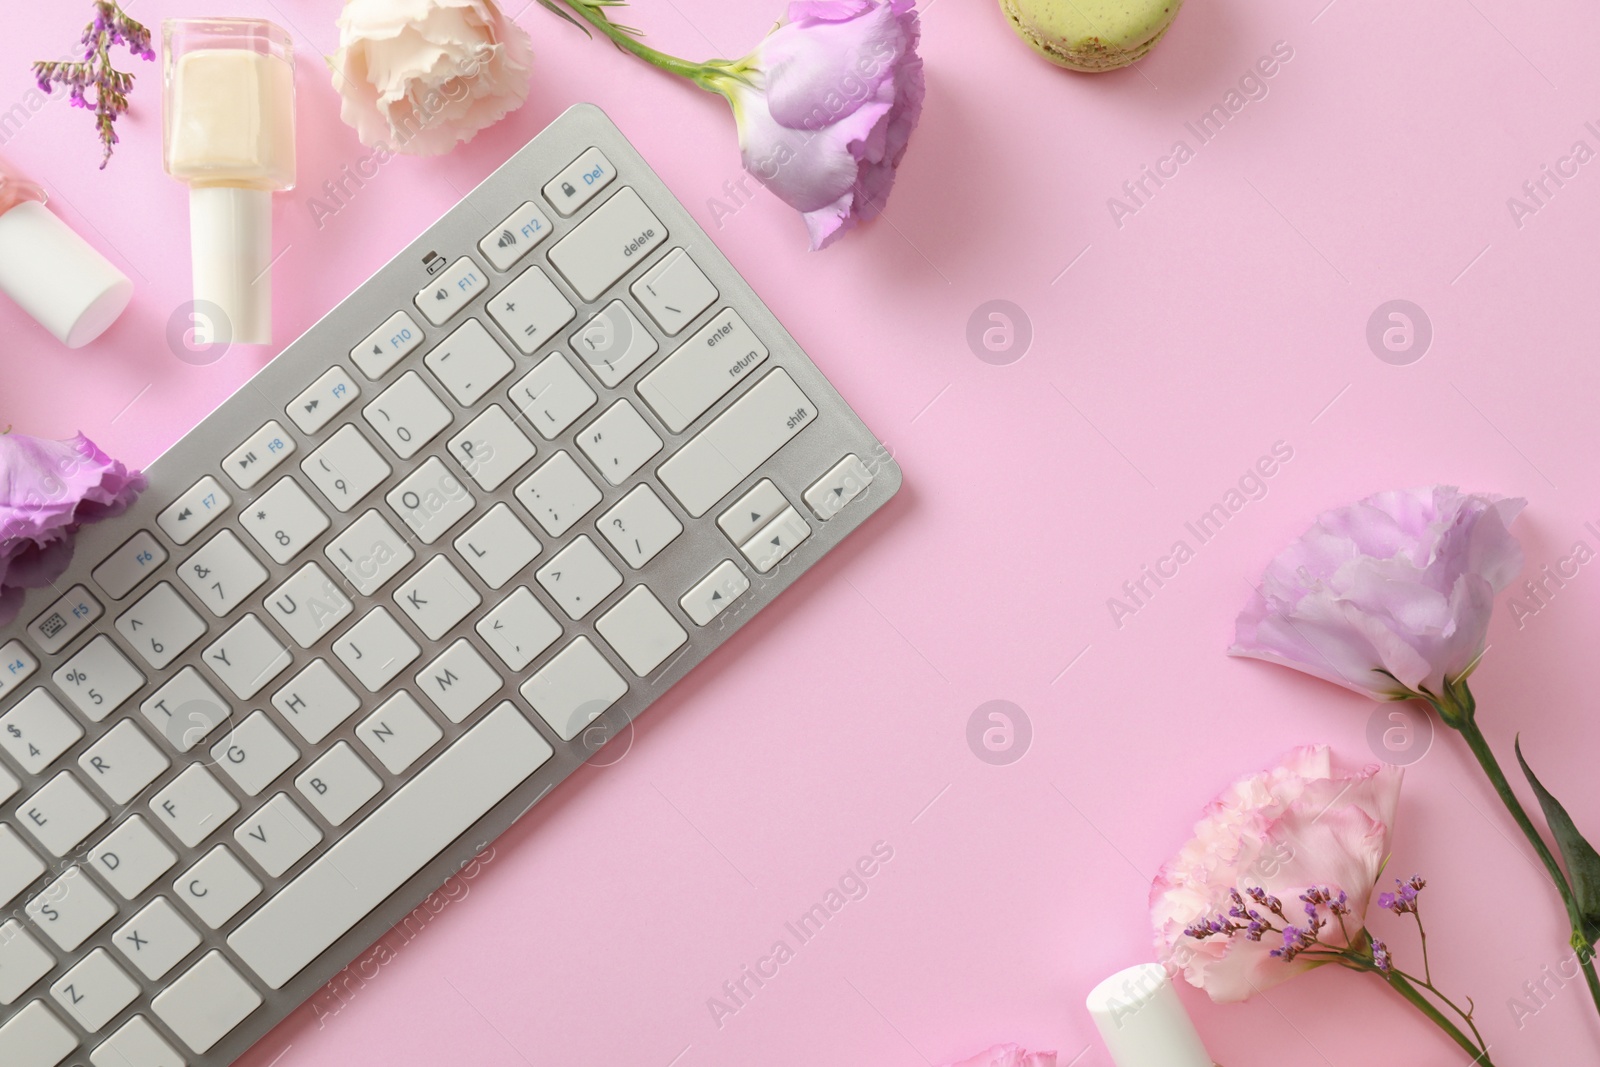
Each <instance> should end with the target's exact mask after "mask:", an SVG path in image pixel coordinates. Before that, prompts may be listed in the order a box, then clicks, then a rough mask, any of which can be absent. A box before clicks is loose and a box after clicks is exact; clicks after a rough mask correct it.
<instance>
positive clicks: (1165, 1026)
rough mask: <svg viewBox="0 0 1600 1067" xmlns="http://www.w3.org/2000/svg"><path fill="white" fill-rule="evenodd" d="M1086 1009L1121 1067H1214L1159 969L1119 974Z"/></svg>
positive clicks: (1151, 967)
mask: <svg viewBox="0 0 1600 1067" xmlns="http://www.w3.org/2000/svg"><path fill="white" fill-rule="evenodd" d="M1088 1008H1089V1014H1090V1015H1091V1016H1093V1017H1094V1022H1095V1025H1096V1026H1097V1027H1099V1029H1100V1037H1101V1038H1102V1039H1103V1040H1104V1041H1105V1043H1106V1048H1107V1049H1108V1050H1109V1051H1110V1053H1111V1059H1112V1061H1113V1062H1115V1063H1116V1065H1117V1067H1214V1064H1213V1061H1212V1059H1211V1054H1210V1053H1208V1052H1207V1051H1206V1048H1205V1046H1204V1045H1202V1044H1201V1043H1200V1035H1199V1034H1198V1033H1196V1032H1195V1028H1194V1023H1193V1022H1192V1021H1191V1020H1190V1018H1189V1013H1188V1012H1186V1011H1184V1008H1183V1002H1182V1001H1180V1000H1179V999H1178V991H1177V990H1176V989H1174V988H1172V982H1171V980H1169V979H1168V978H1167V972H1166V970H1165V969H1164V968H1163V967H1162V966H1161V965H1160V964H1157V963H1146V964H1142V965H1140V966H1138V967H1129V968H1128V969H1127V970H1125V971H1118V972H1117V973H1116V974H1114V975H1112V976H1111V977H1110V978H1107V979H1106V980H1105V981H1104V982H1101V983H1100V984H1099V985H1097V986H1095V987H1094V990H1093V991H1092V992H1090V994H1089V998H1088Z"/></svg>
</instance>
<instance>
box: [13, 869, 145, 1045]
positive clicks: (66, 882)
mask: <svg viewBox="0 0 1600 1067" xmlns="http://www.w3.org/2000/svg"><path fill="white" fill-rule="evenodd" d="M23 910H24V911H25V912H27V914H28V918H30V919H32V920H33V925H34V926H37V927H38V928H39V929H41V930H43V931H44V932H45V936H46V937H48V938H50V940H52V941H54V942H55V944H56V947H57V948H59V949H60V950H61V951H63V952H71V951H72V950H73V949H75V948H77V947H78V946H79V945H81V944H83V943H84V942H85V941H87V940H88V939H89V935H90V934H92V933H94V932H95V931H96V930H98V929H100V928H101V927H102V926H104V925H105V924H106V921H107V920H109V919H110V918H111V917H112V916H113V915H115V914H116V913H117V906H116V905H115V904H113V903H111V900H110V898H109V897H107V896H106V895H105V894H104V893H102V892H100V888H99V887H98V886H96V885H95V884H94V882H92V881H90V880H89V876H88V875H87V874H84V873H83V868H81V867H68V868H67V869H66V870H65V871H64V872H63V873H62V875H61V877H59V878H57V879H56V880H55V881H53V882H51V883H50V884H49V885H48V886H46V887H45V888H44V890H43V891H42V892H41V893H39V895H38V896H36V897H34V898H33V899H32V900H30V901H28V905H27V907H26V908H24V909H23ZM0 1062H3V1061H0Z"/></svg>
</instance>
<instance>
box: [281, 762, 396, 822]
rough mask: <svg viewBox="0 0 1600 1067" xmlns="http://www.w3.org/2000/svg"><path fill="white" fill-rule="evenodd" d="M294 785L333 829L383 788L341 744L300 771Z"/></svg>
mask: <svg viewBox="0 0 1600 1067" xmlns="http://www.w3.org/2000/svg"><path fill="white" fill-rule="evenodd" d="M294 784H295V788H296V789H298V790H300V793H301V795H302V796H304V797H305V798H306V799H307V800H309V801H311V806H312V807H314V808H316V809H317V810H318V811H319V812H321V813H322V817H323V818H324V819H327V820H328V822H330V823H331V824H333V825H334V826H338V825H339V824H340V823H343V822H344V821H345V820H346V819H348V818H350V816H352V815H354V814H355V813H356V812H357V811H358V810H360V808H361V805H363V804H365V803H366V802H367V801H369V800H371V799H372V798H373V797H375V796H377V795H378V792H379V790H381V789H382V788H383V781H382V780H381V779H380V778H379V777H378V776H377V775H376V774H374V773H373V772H372V768H370V767H368V766H367V765H366V764H365V763H363V762H361V757H360V756H358V755H356V750H355V749H353V748H351V747H350V745H349V744H348V743H347V742H344V741H340V742H339V743H338V744H336V745H334V746H333V747H332V748H330V749H329V750H328V751H327V752H326V753H325V754H324V755H323V757H322V758H321V759H319V760H317V762H315V763H313V764H312V765H311V766H310V767H307V768H306V769H305V770H304V771H303V772H301V774H300V776H299V777H298V778H296V779H295V780H294Z"/></svg>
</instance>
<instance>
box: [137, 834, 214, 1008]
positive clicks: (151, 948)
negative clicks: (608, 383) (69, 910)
mask: <svg viewBox="0 0 1600 1067" xmlns="http://www.w3.org/2000/svg"><path fill="white" fill-rule="evenodd" d="M218 847H219V848H220V847H221V846H218ZM111 944H112V945H113V946H114V947H115V948H116V950H117V951H118V952H120V953H121V954H122V958H123V959H125V960H127V961H128V962H129V963H131V964H133V966H134V967H136V968H137V969H138V971H139V973H140V974H142V975H144V976H145V977H146V978H149V979H150V980H152V981H154V980H155V979H157V978H160V977H161V976H162V975H164V974H166V973H167V972H168V971H170V970H172V968H174V967H176V966H177V965H178V964H179V963H182V962H183V958H184V957H185V956H187V955H188V954H189V953H191V952H193V951H194V950H195V949H196V948H198V947H199V946H200V935H199V934H197V933H195V929H194V927H193V926H190V925H189V923H188V920H186V919H184V917H183V916H182V915H179V914H178V909H177V908H174V907H173V906H172V904H171V903H170V902H169V901H168V900H167V898H166V897H156V899H154V900H152V901H151V902H150V903H149V904H146V905H145V906H144V908H143V909H142V910H140V912H139V914H137V915H135V916H134V917H133V918H131V919H129V920H128V921H127V922H126V923H124V924H123V925H122V926H121V927H120V928H119V929H118V930H117V932H116V933H115V934H112V935H111Z"/></svg>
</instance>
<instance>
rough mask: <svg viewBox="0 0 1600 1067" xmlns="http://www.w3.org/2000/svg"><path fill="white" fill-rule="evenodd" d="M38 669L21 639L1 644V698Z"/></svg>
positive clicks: (8, 694)
mask: <svg viewBox="0 0 1600 1067" xmlns="http://www.w3.org/2000/svg"><path fill="white" fill-rule="evenodd" d="M38 669H39V661H38V660H37V659H36V658H35V657H34V655H33V653H32V652H29V651H28V646H27V645H24V644H23V643H22V642H21V641H17V640H11V641H7V642H6V643H5V644H4V645H3V646H0V700H4V699H5V698H7V697H9V696H10V695H11V694H12V693H13V692H14V691H15V690H16V688H17V687H18V686H19V685H21V684H22V683H23V682H25V681H27V680H28V679H29V678H32V677H33V673H34V672H35V671H37V670H38ZM3 799H4V798H3V797H0V800H3Z"/></svg>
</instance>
